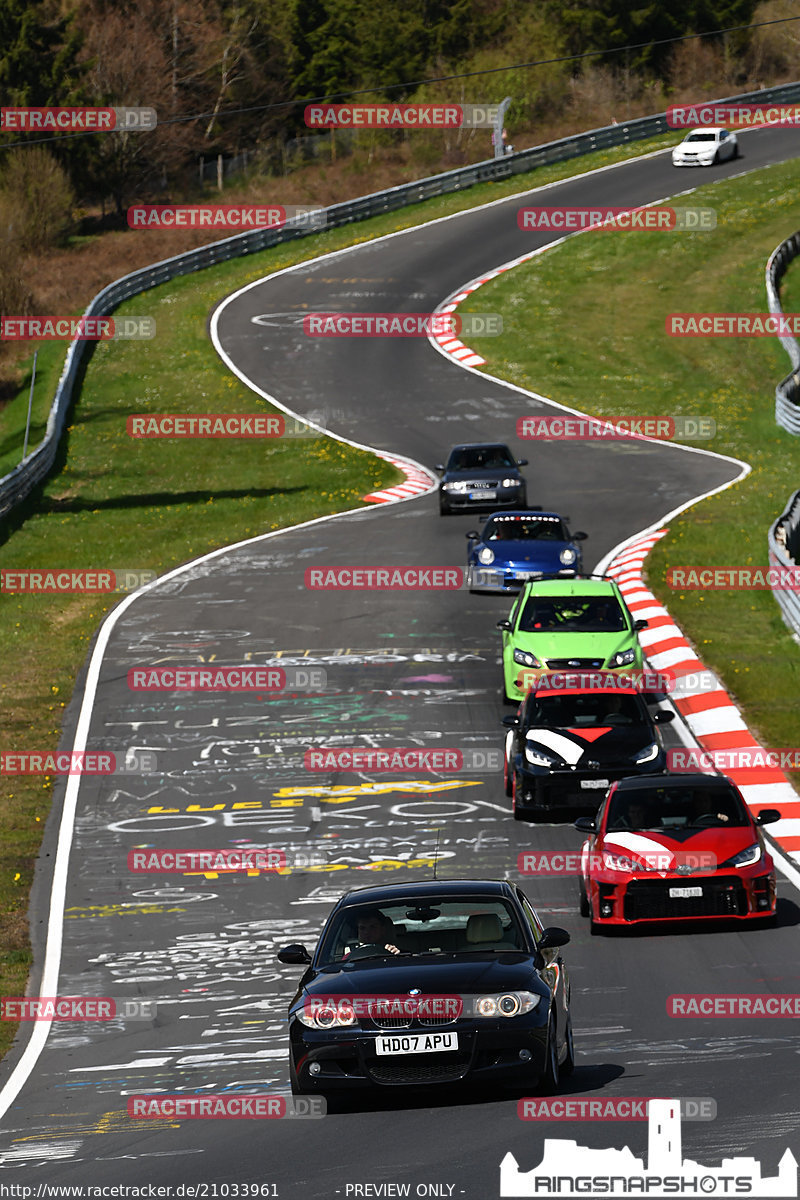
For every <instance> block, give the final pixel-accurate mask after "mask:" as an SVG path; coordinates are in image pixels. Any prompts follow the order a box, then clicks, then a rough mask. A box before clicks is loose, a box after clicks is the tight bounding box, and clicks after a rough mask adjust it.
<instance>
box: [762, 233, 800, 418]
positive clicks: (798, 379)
mask: <svg viewBox="0 0 800 1200" xmlns="http://www.w3.org/2000/svg"><path fill="white" fill-rule="evenodd" d="M798 254H800V231H798V232H797V233H793V234H792V236H791V237H788V238H787V239H786V241H784V242H781V244H780V246H777V247H776V248H775V249H774V250H773V251H772V254H770V256H769V260H768V261H767V271H766V276H767V304H768V305H769V311H770V312H771V313H780V312H783V309H782V308H781V297H780V286H781V280H782V279H783V276H784V275H785V273H786V268H787V267H788V265H789V263H790V262H791V261H792V259H793V258H796V257H797V255H798ZM778 340H779V341H780V343H781V345H782V346H783V348H784V350H785V351H786V353H787V354H788V355H789V358H790V359H791V360H792V370H791V372H790V374H788V375H787V376H786V378H785V379H782V380H781V382H780V383H779V384H778V386H777V387H776V388H775V420H776V421H777V423H778V424H779V425H780V426H781V427H782V428H783V429H785V430H786V431H787V432H788V433H793V434H794V435H795V437H797V436H800V345H798V342H797V338H793V337H781V338H779V339H778Z"/></svg>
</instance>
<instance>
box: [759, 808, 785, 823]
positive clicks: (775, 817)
mask: <svg viewBox="0 0 800 1200" xmlns="http://www.w3.org/2000/svg"><path fill="white" fill-rule="evenodd" d="M780 819H781V814H780V812H779V811H778V809H777V808H762V810H761V812H760V813H759V814H758V816H757V817H756V825H771V824H772V822H773V821H780Z"/></svg>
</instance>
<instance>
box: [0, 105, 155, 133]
mask: <svg viewBox="0 0 800 1200" xmlns="http://www.w3.org/2000/svg"><path fill="white" fill-rule="evenodd" d="M157 124H158V117H157V115H156V110H155V109H154V108H98V107H97V106H96V105H90V106H85V105H84V106H83V107H80V108H79V107H73V108H52V107H51V108H30V107H28V108H0V129H2V130H3V132H4V133H12V132H16V133H43V132H47V133H113V132H114V131H115V130H120V129H121V130H124V131H125V132H129V131H130V132H133V131H135V130H148V129H155V127H156V125H157Z"/></svg>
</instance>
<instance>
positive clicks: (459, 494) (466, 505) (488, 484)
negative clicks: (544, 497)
mask: <svg viewBox="0 0 800 1200" xmlns="http://www.w3.org/2000/svg"><path fill="white" fill-rule="evenodd" d="M527 465H528V460H527V458H520V459H516V458H514V456H513V454H512V453H511V451H510V450H509V448H508V446H506V445H505V443H504V442H470V443H465V444H464V445H461V446H454V447H453V449H452V450H451V451H450V457H449V458H448V460H447V463H446V465H443V464H442V463H437V464H436V470H437V471H440V472H442V479H441V482H440V484H439V512H440V514H441V515H442V516H446V515H447V514H448V513H451V512H456V511H458V510H459V509H462V510H465V511H467V510H473V509H483V508H492V509H496V508H527V506H528V495H527V488H526V486H525V480H524V479H523V478H522V476H521V475H520V472H519V468H520V467H526V466H527Z"/></svg>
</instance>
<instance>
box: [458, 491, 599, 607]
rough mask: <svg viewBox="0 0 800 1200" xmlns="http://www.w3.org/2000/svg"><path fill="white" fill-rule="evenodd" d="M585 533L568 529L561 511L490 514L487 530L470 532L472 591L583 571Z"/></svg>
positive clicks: (505, 587) (511, 586)
mask: <svg viewBox="0 0 800 1200" xmlns="http://www.w3.org/2000/svg"><path fill="white" fill-rule="evenodd" d="M586 536H587V535H586V534H585V533H581V532H578V533H573V534H570V532H569V529H568V528H567V524H566V521H565V520H564V518H563V517H560V516H559V515H558V513H554V512H542V511H541V510H540V509H517V510H515V511H512V512H496V513H492V515H491V516H490V517H489V520H488V521H487V522H486V524H485V526H484V528H483V532H482V533H476V532H475V531H472V532H470V533H468V534H467V538H468V540H469V550H468V552H467V586H468V587H469V590H470V591H471V592H478V591H480V592H511V591H518V590H519V589H520V588H521V587H522V586H523V585H524V584H526V583H527V582H528V580H529V579H541V578H543V577H550V578H552V577H554V576H561V577H563V578H570V577H572V576H574V575H579V574H580V573H581V572H582V570H583V558H582V555H581V549H580V546H578V545H576V542H582V541H583V540H584V539H585V538H586Z"/></svg>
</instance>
